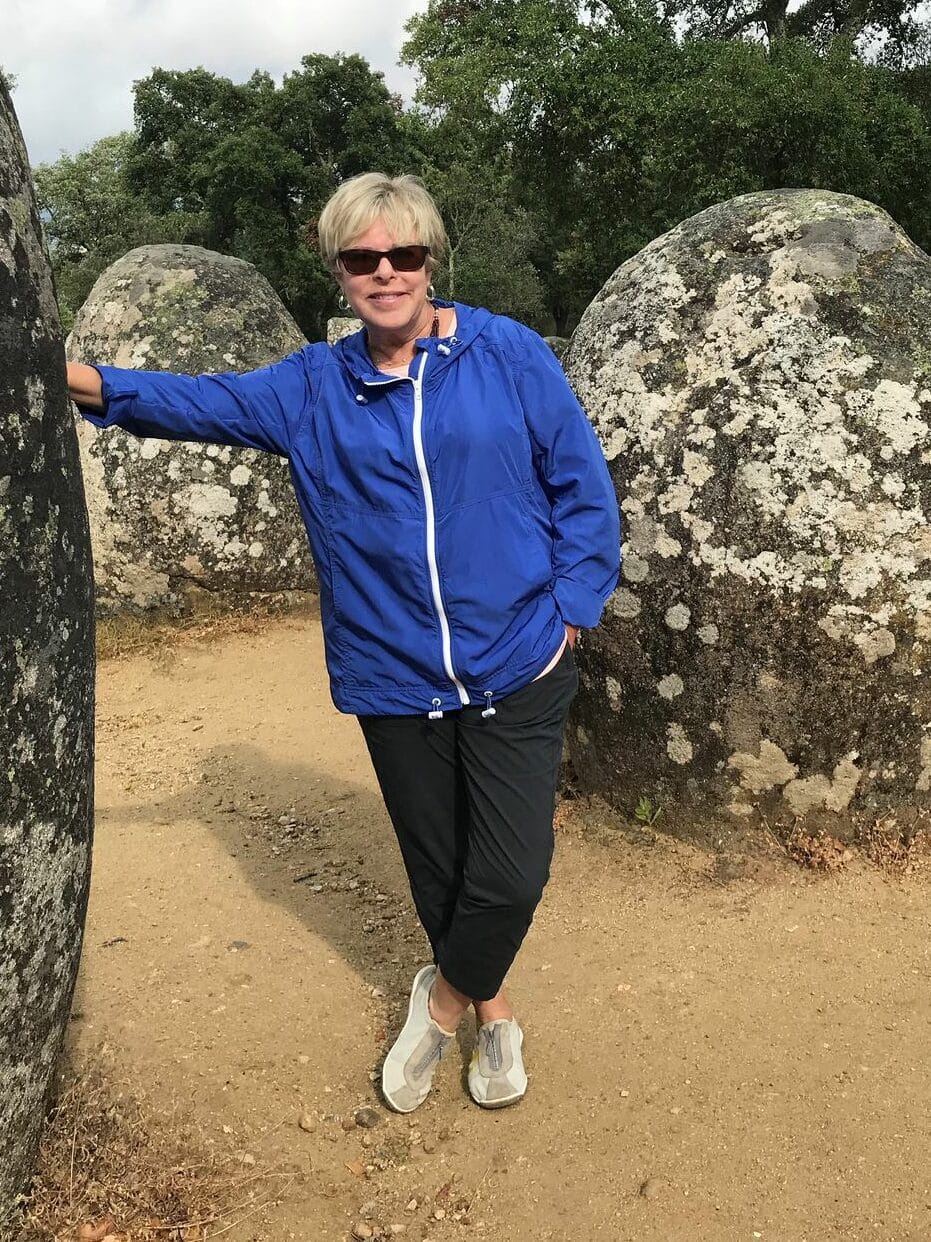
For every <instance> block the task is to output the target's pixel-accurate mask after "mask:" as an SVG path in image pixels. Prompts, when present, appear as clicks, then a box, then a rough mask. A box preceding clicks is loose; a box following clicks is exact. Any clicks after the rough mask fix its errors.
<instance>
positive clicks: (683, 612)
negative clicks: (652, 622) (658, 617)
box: [663, 604, 692, 630]
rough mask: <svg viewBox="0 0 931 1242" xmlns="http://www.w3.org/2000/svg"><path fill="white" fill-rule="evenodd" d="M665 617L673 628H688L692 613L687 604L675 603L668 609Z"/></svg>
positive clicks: (667, 623) (668, 624)
mask: <svg viewBox="0 0 931 1242" xmlns="http://www.w3.org/2000/svg"><path fill="white" fill-rule="evenodd" d="M663 619H664V621H665V622H666V625H667V626H668V627H669V628H670V629H671V630H687V629H688V627H689V621H691V619H692V614H691V612H690V611H689V609H688V608H686V606H685V604H673V605H672V607H671V608H667V609H666V615H665V617H664V618H663Z"/></svg>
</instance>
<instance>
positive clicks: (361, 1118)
mask: <svg viewBox="0 0 931 1242" xmlns="http://www.w3.org/2000/svg"><path fill="white" fill-rule="evenodd" d="M380 1121H381V1114H380V1113H379V1112H378V1111H377V1110H376V1109H374V1108H367V1107H366V1108H357V1109H356V1111H355V1123H356V1125H357V1126H362V1128H363V1129H364V1130H371V1129H373V1127H375V1126H377V1125H378V1123H379V1122H380Z"/></svg>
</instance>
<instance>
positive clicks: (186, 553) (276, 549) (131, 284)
mask: <svg viewBox="0 0 931 1242" xmlns="http://www.w3.org/2000/svg"><path fill="white" fill-rule="evenodd" d="M304 344H306V342H305V340H304V338H303V336H302V335H301V333H300V331H299V329H298V327H297V325H296V324H295V323H294V321H293V320H292V319H291V317H290V315H288V313H287V311H286V310H285V308H284V306H283V305H282V304H281V301H280V299H279V298H278V295H277V294H276V293H275V291H274V290H273V289H272V287H271V285H269V283H268V281H267V280H266V279H265V278H264V276H261V275H260V274H259V273H258V272H257V271H256V269H255V268H254V267H253V266H252V265H251V264H249V263H243V262H242V261H241V260H240V259H233V258H230V257H228V256H227V255H221V254H216V253H214V252H213V251H211V250H204V249H202V248H201V247H199V246H178V245H162V246H140V247H139V248H138V249H137V250H131V251H130V252H129V254H127V255H124V256H123V258H122V259H119V260H117V262H116V263H114V264H112V265H111V266H110V267H109V268H107V270H106V271H105V272H104V273H103V275H102V276H101V277H100V278H99V280H98V281H97V283H96V284H95V285H94V287H93V289H92V290H91V293H90V296H89V297H88V299H87V301H86V302H85V304H84V306H83V307H82V309H81V311H80V313H79V315H78V317H77V320H76V321H75V325H74V330H73V332H72V333H71V336H70V337H69V339H68V357H69V359H72V360H73V361H77V362H89V363H94V362H99V363H108V364H110V365H113V366H118V367H130V368H140V369H144V370H150V371H176V372H183V373H187V374H200V373H203V372H219V371H249V370H253V369H255V368H257V367H262V366H266V365H267V364H268V363H270V362H275V361H277V360H278V359H279V358H282V357H284V356H285V355H286V354H289V353H291V352H292V351H293V350H296V349H300V348H301V347H302V346H303V345H304ZM78 437H79V442H80V447H81V461H82V465H83V468H84V477H85V483H86V486H87V503H88V510H89V513H90V522H91V535H92V540H93V547H94V568H95V572H96V580H97V601H98V606H99V608H100V610H101V612H103V613H106V612H119V611H143V610H146V609H152V608H166V609H168V610H169V611H174V612H177V611H183V610H184V609H185V608H186V607H187V606H188V604H189V602H190V598H191V594H192V588H193V592H195V593H196V591H197V590H198V589H199V590H201V591H209V592H212V593H214V594H216V595H217V596H220V597H223V598H225V599H235V598H237V597H239V596H241V595H243V593H246V592H253V591H256V592H279V591H290V590H302V589H304V590H306V589H307V588H309V587H311V586H312V585H313V581H314V580H313V574H312V566H311V560H310V552H309V547H308V542H307V535H306V532H305V529H304V524H303V522H302V520H301V516H300V513H299V510H298V507H297V502H296V500H295V498H294V492H293V488H292V485H291V479H290V475H289V472H288V466H287V463H286V462H285V461H283V460H282V459H280V458H278V457H275V456H273V455H272V454H270V453H263V452H261V451H259V450H258V449H242V448H228V447H219V446H217V445H205V444H190V443H183V442H179V441H175V440H156V439H152V440H140V439H138V438H136V437H135V436H131V435H129V434H128V433H126V432H124V431H121V430H120V429H118V428H108V429H106V430H103V431H101V430H98V429H97V428H96V427H94V426H92V425H91V424H90V423H86V422H85V421H84V420H83V419H82V420H81V424H80V427H79V430H78Z"/></svg>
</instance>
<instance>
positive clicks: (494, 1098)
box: [469, 1018, 527, 1108]
mask: <svg viewBox="0 0 931 1242" xmlns="http://www.w3.org/2000/svg"><path fill="white" fill-rule="evenodd" d="M523 1042H524V1032H523V1031H522V1030H521V1029H520V1027H519V1026H518V1025H517V1019H516V1018H498V1019H497V1020H496V1021H495V1022H486V1023H485V1024H484V1025H483V1026H480V1027H479V1028H478V1041H477V1043H476V1045H475V1051H474V1052H473V1053H472V1061H471V1063H470V1064H469V1093H470V1095H471V1096H472V1099H473V1100H474V1101H475V1103H476V1104H480V1105H481V1106H482V1108H507V1106H508V1104H516V1103H517V1101H518V1100H520V1099H522V1098H523V1096H524V1094H525V1093H526V1091H527V1074H526V1072H525V1070H524V1058H523V1056H522V1055H521V1047H522V1045H523Z"/></svg>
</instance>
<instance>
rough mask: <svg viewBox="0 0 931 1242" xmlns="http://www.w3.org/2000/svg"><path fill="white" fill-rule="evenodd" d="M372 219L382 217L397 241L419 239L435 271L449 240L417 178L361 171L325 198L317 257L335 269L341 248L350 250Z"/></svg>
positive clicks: (429, 267) (433, 206)
mask: <svg viewBox="0 0 931 1242" xmlns="http://www.w3.org/2000/svg"><path fill="white" fill-rule="evenodd" d="M376 220H381V221H382V222H383V223H384V225H385V227H386V228H387V230H388V232H389V233H390V234H391V235H392V237H393V238H394V240H395V241H396V242H397V244H398V245H404V244H405V243H417V244H418V245H421V246H426V247H427V248H428V249H429V251H430V254H429V256H428V258H427V270H428V271H431V272H432V271H433V269H434V268H435V267H436V265H437V263H439V261H440V259H442V257H443V255H444V254H445V253H446V247H447V245H448V244H449V243H448V241H447V238H446V229H445V227H444V225H443V221H442V219H441V217H440V213H439V211H438V210H437V206H436V203H435V202H434V201H433V198H432V197H431V195H430V192H429V191H428V190H427V188H426V186H425V185H424V183H423V182H422V181H421V180H420V178H419V177H412V176H411V175H410V174H405V175H404V176H403V177H388V176H386V175H385V174H384V173H380V172H368V173H360V174H359V176H358V177H351V178H350V179H349V180H348V181H344V182H343V184H342V185H341V186H340V187H339V189H338V190H337V191H336V193H335V194H333V195H331V197H330V198H329V199H328V201H327V203H326V205H325V207H324V208H323V211H321V213H320V219H319V220H318V221H317V239H318V243H319V246H320V256H321V258H322V259H323V261H324V263H325V264H326V266H327V267H328V268H329V269H330V271H331V272H335V271H336V267H337V263H338V256H339V252H340V251H341V250H346V249H348V248H349V246H350V245H351V243H352V242H354V241H355V240H356V238H357V237H359V236H361V235H362V234H363V233H364V232H365V231H366V229H368V228H369V227H370V226H371V225H372V224H374V222H375V221H376Z"/></svg>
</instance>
